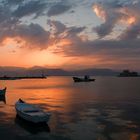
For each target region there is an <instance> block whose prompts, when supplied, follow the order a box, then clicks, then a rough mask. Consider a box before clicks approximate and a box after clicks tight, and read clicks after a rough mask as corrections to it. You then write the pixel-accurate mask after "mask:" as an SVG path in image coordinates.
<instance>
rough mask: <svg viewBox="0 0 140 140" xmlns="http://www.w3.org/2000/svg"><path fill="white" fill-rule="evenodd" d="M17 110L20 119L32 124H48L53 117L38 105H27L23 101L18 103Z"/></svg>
mask: <svg viewBox="0 0 140 140" xmlns="http://www.w3.org/2000/svg"><path fill="white" fill-rule="evenodd" d="M15 109H16V112H17V115H18V116H19V117H21V118H22V119H24V120H26V121H29V122H32V123H44V122H45V123H47V122H48V121H49V119H50V115H51V114H50V113H47V112H44V111H43V110H42V109H41V108H39V107H37V106H36V105H33V104H29V103H26V102H24V101H23V100H21V99H19V100H18V101H17V102H16V104H15Z"/></svg>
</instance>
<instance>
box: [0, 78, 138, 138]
mask: <svg viewBox="0 0 140 140" xmlns="http://www.w3.org/2000/svg"><path fill="white" fill-rule="evenodd" d="M5 86H6V87H7V93H6V98H5V99H0V140H12V139H14V140H15V139H17V140H18V139H20V140H140V78H118V77H96V81H95V82H91V83H74V82H73V81H72V78H71V77H48V78H47V79H36V80H15V81H0V88H3V87H5ZM19 98H22V99H24V100H25V101H26V102H29V103H33V104H38V105H39V106H40V107H41V108H43V109H44V110H45V111H49V112H51V114H52V116H51V119H50V121H49V123H48V125H46V124H44V125H41V126H34V125H31V124H28V123H27V122H25V121H23V120H22V119H20V118H19V117H17V116H16V112H15V108H14V104H15V102H16V101H17V100H18V99H19Z"/></svg>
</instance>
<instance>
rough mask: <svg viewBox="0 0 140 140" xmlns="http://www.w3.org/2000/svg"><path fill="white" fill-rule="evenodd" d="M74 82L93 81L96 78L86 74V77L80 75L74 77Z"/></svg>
mask: <svg viewBox="0 0 140 140" xmlns="http://www.w3.org/2000/svg"><path fill="white" fill-rule="evenodd" d="M73 80H74V82H93V81H95V79H91V78H89V77H88V76H85V77H84V78H79V77H73Z"/></svg>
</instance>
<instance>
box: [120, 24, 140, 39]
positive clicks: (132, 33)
mask: <svg viewBox="0 0 140 140" xmlns="http://www.w3.org/2000/svg"><path fill="white" fill-rule="evenodd" d="M139 35H140V23H139V24H136V25H133V26H132V27H128V28H127V29H126V30H125V31H124V32H123V33H122V34H121V35H120V39H121V40H132V39H136V38H138V37H139Z"/></svg>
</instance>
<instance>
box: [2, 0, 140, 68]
mask: <svg viewBox="0 0 140 140" xmlns="http://www.w3.org/2000/svg"><path fill="white" fill-rule="evenodd" d="M0 66H17V67H32V66H45V67H51V68H64V69H84V68H112V69H124V68H129V69H135V70H140V0H0Z"/></svg>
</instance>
